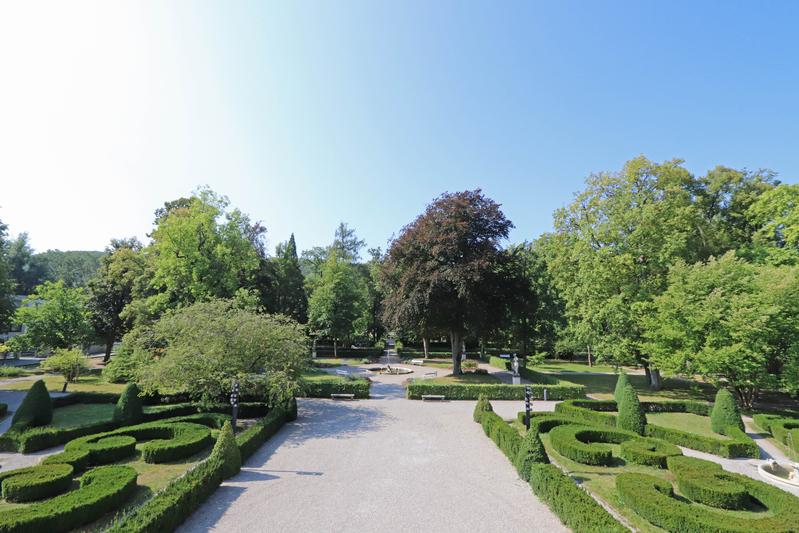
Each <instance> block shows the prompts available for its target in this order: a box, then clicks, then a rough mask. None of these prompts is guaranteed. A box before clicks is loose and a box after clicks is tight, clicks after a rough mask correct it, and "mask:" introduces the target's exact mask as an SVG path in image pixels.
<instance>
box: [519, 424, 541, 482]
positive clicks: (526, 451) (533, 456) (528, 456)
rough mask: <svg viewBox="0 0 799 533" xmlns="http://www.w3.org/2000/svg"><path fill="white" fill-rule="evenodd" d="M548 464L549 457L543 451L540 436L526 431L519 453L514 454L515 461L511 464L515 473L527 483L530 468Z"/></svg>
mask: <svg viewBox="0 0 799 533" xmlns="http://www.w3.org/2000/svg"><path fill="white" fill-rule="evenodd" d="M548 462H549V456H548V455H547V452H546V450H545V449H544V444H543V443H542V442H541V436H540V435H539V434H538V431H535V430H530V431H528V432H527V434H526V435H525V436H524V438H523V439H522V444H521V446H519V452H518V453H517V454H516V460H515V461H514V462H513V463H514V466H515V467H516V471H517V472H519V477H521V478H522V479H523V480H525V481H529V479H530V467H531V466H533V465H534V464H535V463H548Z"/></svg>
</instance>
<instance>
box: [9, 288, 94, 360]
mask: <svg viewBox="0 0 799 533" xmlns="http://www.w3.org/2000/svg"><path fill="white" fill-rule="evenodd" d="M86 303H87V297H86V292H85V291H84V289H81V288H69V287H67V286H66V285H65V283H64V282H63V281H56V282H52V281H45V282H44V283H43V284H41V285H39V286H38V287H36V288H35V289H34V292H33V294H31V295H29V296H28V297H27V298H25V300H23V302H22V305H21V306H20V307H19V309H17V312H16V314H15V315H14V322H16V323H17V324H20V325H24V326H25V333H24V334H22V335H20V336H18V337H14V338H13V339H12V341H13V342H14V344H15V345H16V347H17V348H20V347H35V348H53V349H55V348H70V347H72V346H82V345H84V344H86V343H87V342H88V341H89V340H91V337H92V333H93V331H92V325H91V321H90V313H89V309H88V307H87V305H86Z"/></svg>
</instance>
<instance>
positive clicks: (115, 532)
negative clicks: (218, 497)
mask: <svg viewBox="0 0 799 533" xmlns="http://www.w3.org/2000/svg"><path fill="white" fill-rule="evenodd" d="M292 417H295V418H296V402H292V403H291V404H290V405H289V407H288V408H287V409H286V408H275V409H273V410H272V411H270V412H269V414H268V415H267V416H266V417H265V418H264V419H263V420H261V421H259V422H258V423H256V424H255V425H253V426H252V427H250V428H248V429H247V430H245V431H243V432H241V433H240V434H239V435H237V436H236V443H237V444H238V446H239V452H240V457H241V460H244V459H246V458H247V457H249V456H250V455H252V454H253V453H254V452H255V450H256V449H258V447H259V446H260V445H261V444H263V443H264V442H265V441H266V440H267V439H269V437H271V436H272V435H274V433H275V432H277V430H278V429H280V427H281V426H282V425H283V423H284V422H285V421H286V420H287V419H293V418H292ZM222 446H223V442H222V439H219V440H218V441H217V444H216V445H215V446H214V450H213V451H212V452H211V455H210V456H209V457H208V458H207V459H206V460H205V461H202V462H201V463H199V464H198V465H197V466H196V467H194V468H193V469H191V470H190V471H189V472H187V473H186V474H185V475H183V476H181V477H179V478H177V479H175V480H173V481H172V482H171V483H169V485H167V486H166V488H164V489H163V490H162V491H160V492H158V493H157V494H156V495H155V496H153V497H152V498H150V499H149V500H148V501H147V502H146V503H144V505H142V506H141V507H139V508H137V509H135V510H134V511H132V512H131V513H128V514H127V515H125V516H123V517H122V518H121V519H119V520H117V522H116V523H115V524H114V525H113V526H112V527H111V528H110V529H109V532H108V533H161V532H163V531H174V530H175V529H177V527H178V526H179V525H180V524H182V523H183V522H184V521H185V520H186V518H188V517H189V515H191V513H193V512H194V511H195V510H196V509H197V508H198V507H199V506H200V505H201V504H202V503H203V502H204V501H205V500H206V499H207V498H208V497H209V496H210V495H211V494H213V492H214V491H215V490H216V488H217V487H218V486H219V485H220V484H221V483H222V480H223V479H224V475H225V472H229V471H230V465H229V464H227V465H226V463H225V458H226V457H228V456H229V450H225V449H224V448H223V447H222Z"/></svg>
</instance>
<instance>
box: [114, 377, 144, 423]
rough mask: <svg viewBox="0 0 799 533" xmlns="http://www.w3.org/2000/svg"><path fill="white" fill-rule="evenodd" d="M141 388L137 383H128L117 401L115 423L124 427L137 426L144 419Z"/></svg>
mask: <svg viewBox="0 0 799 533" xmlns="http://www.w3.org/2000/svg"><path fill="white" fill-rule="evenodd" d="M139 392H140V391H139V387H138V386H136V384H135V383H128V385H127V386H126V387H125V389H124V390H123V391H122V394H121V395H120V396H119V400H117V405H116V407H115V408H114V421H115V422H118V423H120V424H121V425H124V426H129V425H131V424H137V423H139V422H141V421H142V419H143V418H144V409H143V408H142V402H141V398H140V397H139Z"/></svg>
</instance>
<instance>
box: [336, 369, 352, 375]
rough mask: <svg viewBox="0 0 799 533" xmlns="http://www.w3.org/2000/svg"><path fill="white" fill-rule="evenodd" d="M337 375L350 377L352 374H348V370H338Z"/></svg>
mask: <svg viewBox="0 0 799 533" xmlns="http://www.w3.org/2000/svg"><path fill="white" fill-rule="evenodd" d="M336 374H338V375H339V376H349V375H350V373H349V372H347V371H346V370H336Z"/></svg>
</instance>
